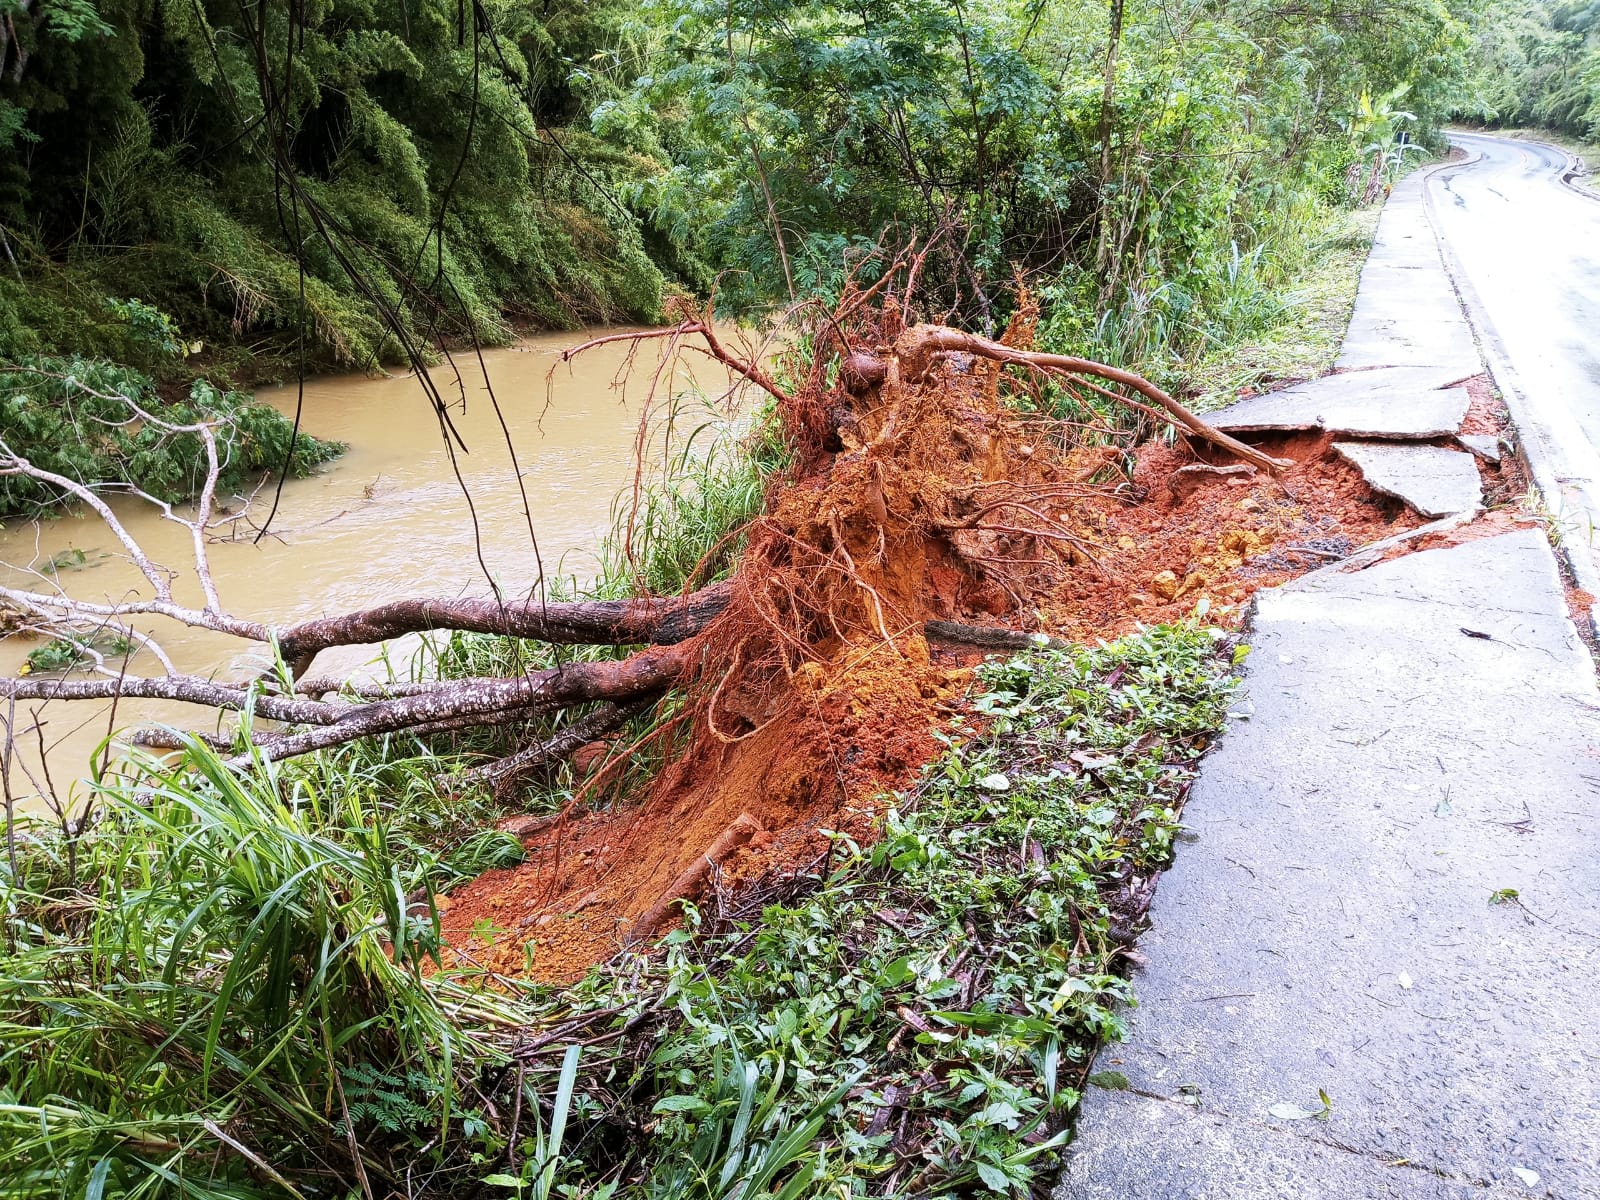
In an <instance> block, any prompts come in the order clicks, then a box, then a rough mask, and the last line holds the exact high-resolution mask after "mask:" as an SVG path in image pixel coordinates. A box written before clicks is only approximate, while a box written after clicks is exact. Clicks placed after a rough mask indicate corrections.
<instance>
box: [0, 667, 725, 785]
mask: <svg viewBox="0 0 1600 1200" xmlns="http://www.w3.org/2000/svg"><path fill="white" fill-rule="evenodd" d="M693 663H694V658H693V656H692V655H691V654H690V653H688V652H686V650H685V648H684V647H681V646H668V647H661V648H655V649H650V650H641V651H640V652H639V653H637V654H634V655H632V656H631V657H629V658H626V659H623V660H622V661H621V662H598V663H594V662H589V663H569V664H567V665H566V666H565V667H560V668H555V669H553V670H547V671H538V672H534V673H532V674H529V675H525V676H521V677H518V678H516V679H464V680H460V681H458V682H456V683H453V684H451V685H449V686H447V687H441V688H435V689H433V690H432V691H429V692H424V693H423V694H421V695H418V696H403V697H400V698H398V699H395V700H380V701H376V702H374V703H371V704H363V705H360V706H358V707H355V708H349V709H346V710H345V712H344V713H343V714H342V715H341V716H340V717H339V719H338V720H337V721H335V722H334V723H333V724H331V725H326V724H325V725H322V726H319V727H316V728H312V729H308V730H306V731H305V732H303V733H296V734H286V735H284V736H282V737H275V738H271V739H263V740H262V741H261V742H260V743H259V744H258V746H257V750H256V753H257V755H259V756H260V757H262V758H264V759H265V760H266V761H268V762H276V761H278V760H280V759H285V758H293V757H295V756H297V755H301V754H310V753H311V752H312V751H315V750H326V749H329V748H330V747H333V746H342V745H344V744H346V743H348V742H354V741H358V740H360V739H361V738H364V737H372V736H374V735H376V734H382V733H397V732H401V731H409V730H413V729H423V728H428V727H436V726H435V725H434V723H435V722H439V721H454V720H457V719H461V718H480V719H479V720H477V721H476V722H475V723H477V724H487V723H489V722H485V721H483V720H481V718H482V717H484V716H490V715H493V714H499V713H503V712H504V711H505V710H506V709H508V708H520V709H523V710H525V711H527V712H530V713H532V712H549V711H552V710H554V709H558V708H567V707H569V706H571V705H574V704H581V703H585V702H588V701H591V700H634V699H637V698H639V697H640V696H643V695H646V694H651V693H655V692H661V691H665V690H666V689H667V688H670V687H672V686H674V685H675V684H677V683H680V682H681V681H682V680H683V679H684V678H685V677H687V676H688V674H689V672H690V670H691V668H692V666H693ZM5 684H6V681H4V680H0V688H4V686H5ZM0 694H3V693H0ZM299 703H308V702H306V701H300V702H299ZM315 707H318V708H321V707H323V706H321V705H316V706H315ZM248 757H249V756H246V757H244V758H240V759H238V760H236V761H237V762H238V763H239V764H240V765H243V764H244V763H245V762H247V761H248Z"/></svg>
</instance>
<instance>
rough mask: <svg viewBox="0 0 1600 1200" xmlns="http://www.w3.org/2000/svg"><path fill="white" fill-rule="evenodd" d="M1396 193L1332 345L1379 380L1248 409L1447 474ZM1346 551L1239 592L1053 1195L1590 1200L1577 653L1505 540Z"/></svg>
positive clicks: (1434, 266) (1416, 199)
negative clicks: (1243, 655)
mask: <svg viewBox="0 0 1600 1200" xmlns="http://www.w3.org/2000/svg"><path fill="white" fill-rule="evenodd" d="M1420 187H1421V182H1420V179H1419V178H1418V177H1416V176H1413V177H1412V179H1411V180H1409V181H1407V183H1405V184H1402V185H1401V187H1400V188H1397V189H1396V192H1395V195H1394V196H1393V198H1392V199H1391V200H1390V202H1389V206H1388V208H1387V209H1386V211H1385V213H1384V215H1383V218H1382V221H1381V223H1380V226H1379V231H1378V237H1377V241H1376V244H1375V247H1374V251H1373V256H1372V260H1371V261H1370V262H1369V264H1368V266H1367V268H1366V270H1365V271H1364V272H1363V276H1362V284H1361V291H1360V296H1359V298H1358V301H1357V305H1356V313H1355V317H1354V319H1353V321H1352V326H1351V332H1350V335H1349V339H1348V340H1347V342H1346V348H1345V356H1344V357H1343V358H1342V359H1341V364H1342V365H1347V366H1374V367H1378V368H1380V369H1378V370H1371V371H1359V372H1357V371H1352V372H1350V373H1347V374H1343V375H1338V376H1332V377H1330V378H1329V379H1328V380H1321V381H1314V383H1313V384H1312V385H1302V386H1301V387H1300V388H1297V389H1290V391H1291V392H1297V393H1298V395H1295V396H1288V395H1287V394H1285V395H1284V396H1280V397H1279V400H1280V401H1284V400H1287V402H1289V403H1293V404H1299V405H1302V414H1303V413H1304V412H1305V411H1307V408H1306V406H1307V405H1309V409H1313V410H1315V411H1314V412H1312V413H1311V415H1312V416H1313V417H1315V418H1316V420H1315V421H1314V422H1308V424H1310V425H1312V427H1318V428H1324V429H1334V430H1336V431H1337V432H1339V433H1341V434H1349V435H1351V437H1352V439H1354V438H1357V437H1359V438H1361V439H1363V440H1362V442H1361V443H1358V444H1361V445H1365V446H1384V447H1386V450H1387V452H1386V453H1381V454H1378V455H1377V456H1376V457H1377V458H1379V459H1388V460H1390V462H1389V465H1392V462H1393V458H1394V454H1393V450H1394V449H1397V448H1399V447H1400V446H1402V445H1405V444H1407V443H1409V445H1410V447H1411V448H1413V449H1416V448H1427V449H1434V450H1438V451H1439V452H1440V453H1445V454H1452V453H1455V454H1460V455H1461V457H1462V459H1463V460H1465V462H1466V463H1467V464H1470V463H1471V462H1472V455H1471V454H1468V453H1466V452H1465V451H1456V450H1450V449H1445V448H1442V447H1420V446H1419V441H1420V440H1422V439H1430V438H1439V437H1443V436H1445V435H1446V434H1449V433H1453V432H1454V427H1451V428H1450V429H1440V428H1439V425H1440V422H1441V420H1445V419H1448V414H1445V416H1444V418H1440V419H1435V416H1436V412H1430V411H1429V410H1430V408H1431V409H1433V410H1437V409H1438V407H1439V406H1440V405H1442V404H1444V403H1446V401H1445V400H1441V399H1438V398H1436V397H1433V396H1430V395H1429V393H1440V394H1441V395H1443V394H1446V393H1448V391H1450V390H1451V389H1450V388H1449V385H1450V384H1452V383H1454V382H1456V381H1458V380H1460V379H1462V378H1464V377H1467V376H1470V375H1474V374H1476V373H1477V372H1478V371H1479V370H1480V369H1481V368H1480V366H1479V364H1478V362H1477V359H1476V357H1475V355H1474V356H1472V357H1471V358H1470V360H1469V359H1468V358H1467V357H1466V354H1467V353H1468V352H1470V349H1471V336H1470V332H1469V331H1468V329H1467V326H1466V323H1465V321H1464V320H1463V319H1462V317H1461V312H1460V307H1459V305H1458V304H1457V303H1456V301H1455V297H1454V295H1453V293H1451V292H1450V291H1449V285H1448V279H1447V277H1446V276H1445V274H1444V271H1443V267H1442V265H1440V264H1439V261H1438V253H1437V249H1436V247H1433V243H1432V234H1431V232H1427V227H1426V223H1425V219H1424V216H1423V213H1422V208H1421V198H1420ZM1423 232H1427V239H1426V241H1424V240H1423V239H1422V237H1421V236H1420V235H1421V233H1423ZM1430 247H1433V248H1432V252H1431V254H1430ZM1413 298H1419V299H1418V300H1417V304H1418V306H1419V307H1418V309H1417V311H1416V312H1415V313H1413V317H1412V318H1406V319H1404V320H1401V319H1396V318H1395V317H1394V314H1395V313H1396V312H1397V311H1403V310H1409V309H1410V307H1411V301H1412V299H1413ZM1447 299H1448V303H1447V302H1446V301H1447ZM1413 318H1414V319H1413ZM1408 321H1409V324H1408V323H1407V322H1408ZM1424 369H1426V370H1424ZM1401 371H1404V372H1407V373H1408V374H1406V375H1402V374H1400V372H1401ZM1335 381H1337V382H1335ZM1318 385H1321V386H1318ZM1363 385H1365V388H1364V389H1363ZM1419 395H1420V396H1421V397H1422V400H1421V401H1420V402H1417V398H1418V396H1419ZM1308 396H1309V397H1310V399H1309V401H1308V400H1307V397H1308ZM1397 397H1398V398H1399V399H1400V400H1402V401H1403V403H1400V404H1398V405H1396V404H1392V403H1391V401H1394V400H1396V398H1397ZM1273 399H1274V398H1273V397H1261V398H1257V399H1256V400H1252V401H1246V402H1244V404H1243V405H1240V406H1235V409H1231V410H1229V412H1228V413H1227V414H1224V427H1228V426H1227V425H1226V423H1225V422H1226V421H1227V419H1228V418H1229V417H1233V418H1240V417H1241V413H1240V411H1239V410H1243V414H1242V419H1245V420H1263V419H1266V418H1264V417H1263V413H1266V412H1267V411H1268V409H1269V404H1268V403H1267V402H1270V401H1272V400H1273ZM1448 403H1450V404H1455V403H1458V401H1457V400H1456V399H1454V398H1450V399H1449V400H1448ZM1340 405H1343V408H1340V407H1339V406H1340ZM1247 406H1248V407H1247ZM1397 407H1399V408H1405V409H1409V410H1411V411H1412V412H1413V414H1414V416H1413V417H1412V418H1407V419H1400V418H1399V417H1397V416H1396V408H1397ZM1363 408H1364V409H1365V410H1367V415H1365V416H1363V415H1362V409H1363ZM1330 412H1333V413H1334V414H1335V416H1334V417H1332V418H1331V421H1332V423H1330V418H1329V417H1328V414H1329V413H1330ZM1419 414H1420V415H1419ZM1281 427H1282V426H1271V425H1258V426H1256V428H1281ZM1291 427H1295V426H1291ZM1299 427H1305V426H1299ZM1232 428H1234V429H1236V430H1238V429H1243V428H1245V426H1241V425H1238V424H1234V425H1233V426H1232ZM1424 428H1425V429H1426V430H1427V432H1425V433H1418V432H1411V433H1409V434H1408V433H1407V432H1406V430H1407V429H1410V430H1419V429H1424ZM1374 437H1376V438H1378V439H1387V440H1386V441H1383V440H1380V441H1371V440H1370V439H1373V438H1374ZM1454 465H1455V464H1452V468H1451V469H1453V467H1454ZM1363 469H1364V470H1366V468H1365V467H1364V468H1363ZM1458 474H1459V473H1458ZM1368 477H1369V480H1370V479H1371V478H1372V475H1371V473H1369V475H1368ZM1422 478H1423V475H1422V473H1418V474H1417V476H1416V479H1417V481H1419V482H1417V486H1418V487H1421V486H1423V485H1422V484H1421V483H1420V480H1422ZM1461 478H1462V479H1464V478H1465V476H1464V475H1463V476H1461ZM1390 482H1394V481H1393V480H1391V481H1390ZM1400 483H1401V488H1400V490H1401V491H1404V485H1405V481H1400ZM1427 486H1429V487H1433V486H1435V484H1428V485H1427ZM1475 503H1476V501H1475V500H1474V499H1472V497H1470V496H1466V495H1464V494H1459V493H1458V494H1457V495H1456V496H1454V497H1453V498H1447V500H1446V502H1445V507H1448V506H1449V504H1461V505H1472V504H1475ZM1445 540H1447V541H1449V540H1451V539H1445ZM1373 561H1374V558H1373V556H1365V557H1358V558H1357V559H1355V560H1352V561H1351V562H1349V563H1344V564H1337V565H1335V566H1333V567H1330V568H1327V569H1325V570H1323V571H1320V572H1317V573H1315V574H1313V575H1310V576H1306V577H1305V578H1303V579H1301V580H1299V581H1297V582H1296V583H1293V584H1290V585H1287V586H1285V587H1283V588H1281V589H1277V590H1274V591H1270V592H1263V593H1260V594H1259V595H1258V597H1257V600H1256V615H1255V623H1254V629H1253V633H1252V635H1251V639H1250V640H1251V643H1252V645H1253V647H1254V652H1253V653H1252V654H1251V656H1250V658H1249V660H1248V664H1247V673H1246V689H1247V695H1248V699H1247V700H1246V701H1245V702H1243V703H1242V704H1241V708H1242V709H1244V710H1247V711H1248V712H1249V715H1248V716H1245V715H1244V714H1243V713H1241V717H1240V719H1239V720H1238V721H1237V722H1236V724H1235V727H1234V728H1233V729H1232V730H1231V731H1230V733H1229V734H1228V736H1227V737H1226V738H1225V739H1224V742H1223V744H1222V746H1221V748H1220V749H1219V750H1218V751H1217V752H1216V753H1215V754H1214V755H1213V756H1212V757H1211V758H1210V759H1208V760H1207V762H1206V763H1205V765H1204V766H1203V768H1202V770H1201V774H1200V778H1199V780H1198V781H1197V783H1196V785H1195V788H1194V791H1193V794H1192V796H1191V799H1190V802H1189V805H1188V807H1187V809H1186V810H1185V822H1186V824H1187V826H1188V827H1189V829H1190V831H1191V833H1192V835H1193V836H1192V840H1190V841H1189V842H1187V843H1186V844H1183V845H1180V847H1179V850H1178V853H1177V859H1176V863H1175V865H1174V866H1173V868H1172V869H1171V870H1170V871H1169V872H1167V873H1166V875H1164V876H1163V877H1162V880H1161V883H1160V886H1159V887H1158V888H1157V891H1156V897H1155V901H1154V904H1153V906H1152V908H1151V911H1150V921H1151V928H1150V931H1149V933H1148V934H1146V935H1145V937H1144V938H1143V939H1142V940H1141V943H1140V947H1139V952H1140V957H1141V960H1142V961H1143V962H1144V964H1145V965H1143V966H1142V967H1141V968H1140V969H1139V970H1138V971H1137V972H1136V974H1135V984H1136V988H1137V991H1138V994H1139V996H1140V1007H1139V1008H1138V1009H1137V1010H1135V1011H1134V1012H1133V1013H1132V1014H1131V1015H1130V1023H1131V1026H1132V1037H1131V1040H1130V1041H1129V1042H1128V1043H1126V1044H1124V1045H1116V1046H1110V1047H1107V1048H1106V1050H1105V1051H1103V1052H1102V1054H1101V1056H1100V1059H1099V1061H1098V1062H1097V1064H1096V1066H1097V1074H1096V1075H1095V1076H1094V1077H1093V1079H1094V1081H1095V1083H1096V1084H1097V1085H1098V1086H1091V1087H1090V1088H1089V1089H1088V1094H1087V1095H1086V1096H1085V1098H1084V1101H1083V1105H1082V1110H1081V1115H1080V1124H1079V1128H1078V1135H1077V1140H1076V1142H1075V1143H1074V1146H1073V1148H1072V1151H1071V1154H1070V1157H1069V1159H1068V1163H1067V1167H1066V1169H1065V1171H1064V1173H1063V1176H1062V1179H1061V1182H1060V1184H1059V1187H1058V1189H1057V1192H1056V1200H1098V1198H1102V1197H1104V1198H1111V1197H1116V1198H1118V1200H1124V1198H1126V1200H1156V1198H1165V1197H1194V1198H1206V1200H1222V1198H1232V1197H1239V1198H1241V1200H1242V1198H1244V1197H1251V1198H1257V1197H1259V1198H1267V1197H1283V1198H1285V1200H1287V1198H1289V1197H1296V1198H1298V1197H1350V1198H1352V1200H1353V1198H1357V1197H1405V1198H1413V1197H1415V1198H1429V1200H1431V1198H1435V1197H1438V1198H1446V1197H1448V1198H1451V1200H1455V1198H1457V1197H1460V1198H1465V1197H1479V1196H1490V1197H1493V1196H1508V1197H1509V1196H1519V1195H1521V1196H1526V1195H1535V1196H1552V1197H1562V1198H1567V1197H1600V1006H1597V1005H1596V1004H1595V1003H1594V1000H1593V998H1592V992H1593V987H1594V983H1593V981H1594V980H1595V978H1596V975H1597V969H1600V855H1597V854H1596V848H1597V847H1600V694H1597V692H1596V687H1595V681H1594V672H1593V664H1592V662H1591V660H1590V658H1589V656H1588V654H1587V652H1586V650H1585V647H1584V646H1583V644H1582V642H1580V640H1579V638H1578V636H1577V632H1576V629H1575V627H1574V626H1573V624H1572V622H1571V620H1570V619H1569V617H1568V615H1567V608H1566V598H1565V595H1564V593H1563V589H1562V583H1561V579H1560V577H1559V575H1558V572H1557V569H1556V565H1555V559H1554V556H1553V554H1552V553H1551V550H1550V547H1549V545H1548V544H1547V542H1546V541H1545V538H1544V536H1543V534H1542V532H1540V531H1538V530H1536V529H1522V530H1517V531H1514V532H1510V533H1505V534H1502V535H1500V536H1491V537H1483V538H1479V539H1477V540H1467V541H1464V542H1462V543H1461V544H1455V545H1449V546H1447V547H1446V548H1443V549H1433V550H1423V551H1419V552H1417V553H1413V554H1410V555H1408V556H1406V557H1400V558H1393V559H1390V560H1389V561H1377V563H1376V565H1372V563H1373Z"/></svg>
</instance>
